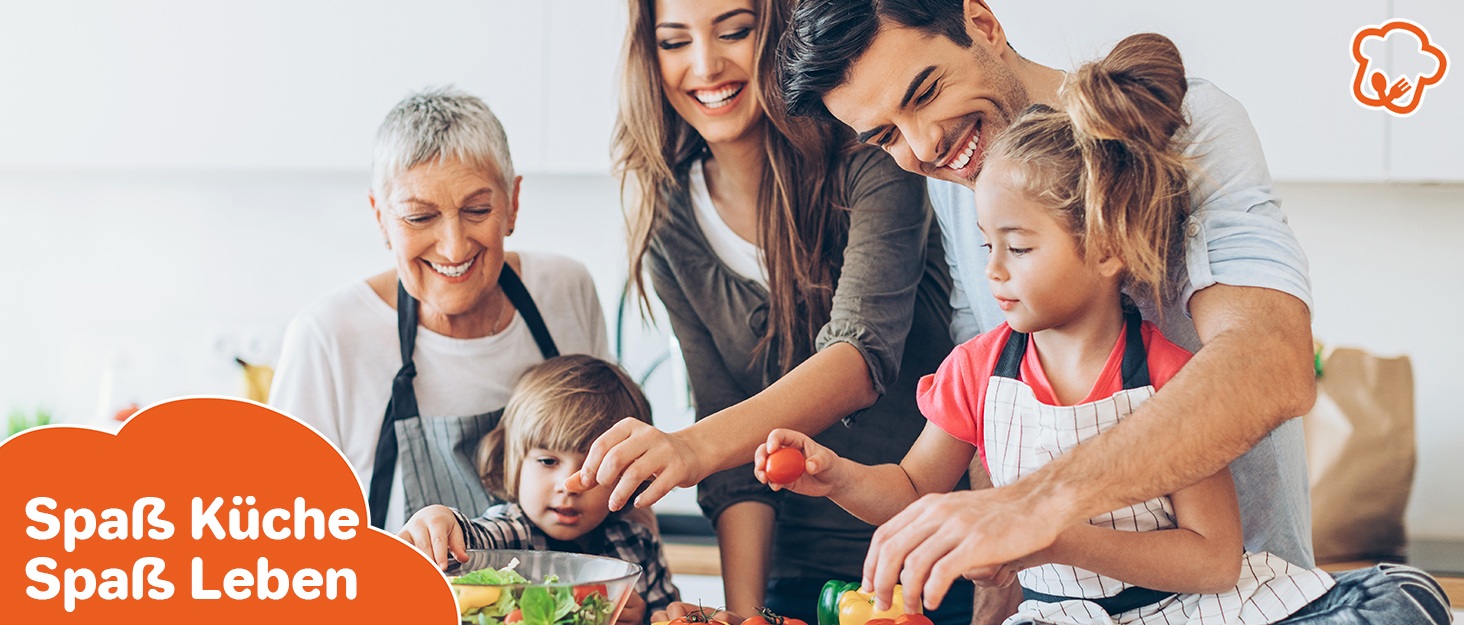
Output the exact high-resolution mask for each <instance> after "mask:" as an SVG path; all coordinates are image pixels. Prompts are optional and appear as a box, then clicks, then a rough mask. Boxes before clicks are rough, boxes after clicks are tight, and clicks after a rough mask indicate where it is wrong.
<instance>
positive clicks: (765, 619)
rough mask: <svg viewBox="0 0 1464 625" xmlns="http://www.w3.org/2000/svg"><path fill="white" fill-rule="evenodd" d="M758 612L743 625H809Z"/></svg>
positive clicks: (766, 610) (743, 622)
mask: <svg viewBox="0 0 1464 625" xmlns="http://www.w3.org/2000/svg"><path fill="white" fill-rule="evenodd" d="M795 451H796V450H795ZM798 457H799V458H802V457H803V454H799V455H798ZM795 479H796V478H795ZM757 611H758V614H757V616H754V617H752V618H750V619H747V620H745V621H742V625H808V623H804V622H803V621H800V620H798V619H796V618H787V617H784V616H778V615H776V614H773V611H772V610H769V609H767V608H758V610H757Z"/></svg>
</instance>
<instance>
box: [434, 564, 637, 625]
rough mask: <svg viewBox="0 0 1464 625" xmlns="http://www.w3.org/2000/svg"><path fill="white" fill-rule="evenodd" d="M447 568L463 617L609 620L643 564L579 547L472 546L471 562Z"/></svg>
mask: <svg viewBox="0 0 1464 625" xmlns="http://www.w3.org/2000/svg"><path fill="white" fill-rule="evenodd" d="M445 573H446V574H447V575H448V581H449V582H451V583H452V591H453V595H454V596H455V597H456V598H457V602H458V616H459V619H460V620H461V622H463V623H471V624H473V625H611V624H613V623H614V622H615V620H616V618H618V617H619V616H620V610H621V609H622V608H624V607H625V602H626V600H627V599H629V598H630V593H632V592H635V582H636V580H637V579H638V578H639V577H640V574H641V567H640V565H637V564H631V563H629V562H623V561H621V560H616V559H613V558H603V557H599V556H587V555H582V554H578V553H561V552H556V551H515V550H476V549H470V550H468V561H467V562H463V563H461V564H454V565H453V566H449V567H448V569H447V570H446V571H445Z"/></svg>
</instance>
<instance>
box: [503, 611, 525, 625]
mask: <svg viewBox="0 0 1464 625" xmlns="http://www.w3.org/2000/svg"><path fill="white" fill-rule="evenodd" d="M523 620H524V611H523V610H514V611H512V612H509V613H508V616H505V617H503V622H505V623H521V622H523Z"/></svg>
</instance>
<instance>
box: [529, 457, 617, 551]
mask: <svg viewBox="0 0 1464 625" xmlns="http://www.w3.org/2000/svg"><path fill="white" fill-rule="evenodd" d="M584 462H585V454H583V453H581V452H577V451H550V450H547V449H540V448H537V447H536V448H533V449H530V450H529V452H528V453H527V454H525V455H524V464H523V466H522V467H520V469H519V484H518V498H519V501H518V503H519V507H520V508H523V509H524V514H526V515H528V517H529V520H530V521H533V522H534V525H537V526H539V529H541V530H544V533H545V534H548V535H549V536H550V537H551V538H554V539H556V540H574V539H576V538H579V537H580V536H584V535H585V533H586V532H589V531H590V530H592V529H595V528H596V527H599V526H600V523H602V522H604V521H605V517H607V516H609V515H610V488H609V487H606V486H604V485H600V486H596V487H594V488H592V489H590V490H588V491H585V492H583V493H571V492H569V491H567V490H565V489H564V487H563V486H562V485H563V484H564V481H565V480H567V479H569V476H571V475H574V473H575V472H576V471H579V470H580V466H581V465H583V464H584Z"/></svg>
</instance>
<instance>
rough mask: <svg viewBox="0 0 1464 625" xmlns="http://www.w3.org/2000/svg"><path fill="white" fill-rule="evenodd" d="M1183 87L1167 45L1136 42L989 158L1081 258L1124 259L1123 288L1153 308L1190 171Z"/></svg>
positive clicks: (1032, 116)
mask: <svg viewBox="0 0 1464 625" xmlns="http://www.w3.org/2000/svg"><path fill="white" fill-rule="evenodd" d="M1187 89H1188V83H1187V82H1186V81H1185V77H1184V63H1183V61H1182V60H1181V58H1180V55H1179V49H1178V48H1176V47H1175V46H1174V43H1173V42H1171V41H1170V40H1169V39H1168V38H1166V37H1164V36H1163V35H1157V34H1153V33H1145V34H1139V35H1133V36H1131V37H1128V38H1126V39H1124V40H1123V41H1120V42H1119V43H1118V45H1116V46H1114V48H1113V51H1112V52H1110V53H1109V54H1108V56H1106V57H1104V58H1102V59H1100V60H1098V61H1095V62H1092V63H1088V64H1085V65H1083V66H1082V67H1081V68H1079V69H1078V70H1077V71H1076V72H1073V73H1072V74H1070V75H1068V77H1067V79H1066V80H1065V81H1064V83H1063V86H1062V90H1061V93H1060V99H1061V101H1062V107H1063V110H1062V111H1055V110H1053V109H1051V108H1046V107H1038V106H1034V107H1032V109H1029V110H1028V111H1027V112H1025V113H1024V114H1023V115H1022V116H1021V117H1019V118H1017V120H1016V121H1014V122H1013V123H1012V125H1011V127H1010V128H1008V129H1007V130H1006V132H1004V133H1003V134H1002V136H1001V137H1000V138H999V139H998V140H997V141H996V142H995V143H993V145H992V147H991V150H990V151H989V153H988V154H987V159H988V160H987V162H988V163H991V162H995V161H997V160H1001V161H1005V162H1008V163H1011V164H1013V165H1014V168H1013V170H1012V171H1013V174H1012V175H1013V177H1014V179H1015V182H1016V183H1017V184H1018V185H1019V186H1020V187H1022V188H1023V189H1024V191H1025V192H1026V193H1028V195H1030V196H1031V197H1033V198H1034V199H1036V200H1038V201H1039V202H1042V203H1043V204H1044V205H1046V206H1048V207H1049V208H1052V209H1053V210H1055V211H1057V213H1058V214H1059V215H1060V216H1061V217H1062V218H1063V219H1064V221H1066V222H1067V225H1068V227H1069V229H1070V230H1071V231H1072V232H1073V234H1074V235H1075V236H1077V237H1078V241H1079V242H1080V244H1081V246H1082V248H1083V252H1084V254H1086V255H1087V257H1088V258H1090V259H1092V258H1101V257H1102V256H1105V255H1108V256H1115V257H1117V258H1119V259H1120V260H1122V261H1123V264H1124V269H1125V272H1126V274H1127V275H1126V283H1127V285H1128V286H1130V287H1132V288H1133V289H1134V290H1137V291H1139V292H1140V293H1142V294H1144V295H1148V296H1149V297H1150V298H1152V299H1153V300H1154V302H1155V303H1156V304H1162V301H1163V300H1164V299H1165V296H1166V295H1169V294H1167V293H1166V292H1165V284H1166V281H1167V280H1168V276H1169V271H1170V269H1171V267H1172V265H1173V263H1174V261H1175V258H1176V256H1177V254H1178V252H1179V250H1180V246H1179V243H1180V242H1181V241H1182V239H1181V237H1180V235H1179V228H1180V226H1181V224H1182V223H1183V220H1184V218H1185V216H1186V215H1187V214H1188V212H1189V193H1188V174H1189V173H1190V166H1189V162H1188V160H1187V159H1186V158H1185V157H1184V156H1183V155H1182V154H1181V153H1180V147H1181V146H1179V145H1177V144H1176V143H1175V138H1174V135H1175V133H1176V132H1178V131H1179V130H1180V129H1181V128H1183V127H1184V126H1185V125H1186V123H1187V122H1186V120H1185V116H1184V109H1183V104H1184V95H1185V92H1186V90H1187ZM1162 309H1163V307H1162V306H1160V310H1162Z"/></svg>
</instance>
